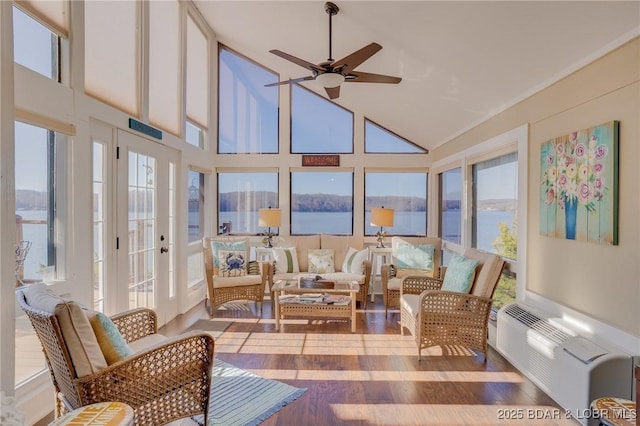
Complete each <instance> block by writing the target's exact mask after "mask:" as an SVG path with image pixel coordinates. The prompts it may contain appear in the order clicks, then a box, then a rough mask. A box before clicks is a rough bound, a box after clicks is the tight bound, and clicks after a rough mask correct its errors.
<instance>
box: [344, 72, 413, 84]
mask: <svg viewBox="0 0 640 426" xmlns="http://www.w3.org/2000/svg"><path fill="white" fill-rule="evenodd" d="M401 81H402V78H400V77H393V76H390V75H383V74H372V73H370V72H360V71H354V72H352V73H351V74H350V75H348V76H347V78H346V79H345V82H349V83H389V84H398V83H400V82H401Z"/></svg>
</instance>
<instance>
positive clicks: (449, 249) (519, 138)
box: [431, 124, 530, 302]
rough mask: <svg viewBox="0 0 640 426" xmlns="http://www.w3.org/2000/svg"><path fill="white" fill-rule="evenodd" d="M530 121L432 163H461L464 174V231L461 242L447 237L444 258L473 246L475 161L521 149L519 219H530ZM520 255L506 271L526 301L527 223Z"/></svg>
mask: <svg viewBox="0 0 640 426" xmlns="http://www.w3.org/2000/svg"><path fill="white" fill-rule="evenodd" d="M528 127H529V126H528V124H524V125H522V126H520V127H517V128H515V129H512V130H509V131H507V132H505V133H502V134H500V135H498V136H495V137H493V138H491V139H488V140H485V141H482V142H479V143H477V144H475V145H472V146H471V147H469V148H466V149H463V150H461V151H459V152H457V153H456V154H453V155H451V156H449V157H446V158H443V159H441V160H439V161H436V162H434V163H433V164H432V173H437V174H439V173H441V172H443V171H447V170H450V169H452V168H456V167H460V168H461V174H462V210H463V215H462V221H463V223H462V229H461V232H462V235H461V244H460V245H457V244H453V243H451V242H448V241H445V240H443V242H442V245H443V259H444V257H445V256H450V254H451V253H458V254H462V253H463V252H464V250H465V249H466V248H470V247H471V206H472V193H471V191H472V188H471V186H472V184H473V182H472V178H473V177H472V173H471V167H472V165H473V164H475V163H477V162H481V161H485V160H488V159H491V158H495V157H500V156H501V155H504V154H506V153H509V152H513V151H517V153H518V159H517V161H518V166H517V167H518V173H517V174H518V176H517V179H518V182H517V187H518V200H517V211H518V222H519V223H523V224H526V223H527V203H528V201H527V192H528V191H527V177H528V176H527V157H528ZM433 181H434V180H432V187H431V188H432V193H435V194H436V196H437V199H440V191H439V188H438V185H437V183H436V182H433ZM437 204H438V203H433V206H432V212H434V213H435V214H433V215H432V217H434V218H435V219H436V220H435V221H437V222H438V223H433V222H435V221H433V222H432V224H431V225H432V231H433V230H436V231H437V229H438V227H439V226H440V224H439V220H440V219H439V217H438V215H437V209H438V206H437ZM517 241H518V259H515V260H513V259H504V260H505V274H507V275H510V276H515V277H517V284H516V302H522V301H523V300H525V299H526V298H528V297H530V296H529V294H528V292H527V290H526V273H525V271H526V259H527V255H526V251H527V245H526V241H527V227H526V226H521V227H520V228H518V236H517Z"/></svg>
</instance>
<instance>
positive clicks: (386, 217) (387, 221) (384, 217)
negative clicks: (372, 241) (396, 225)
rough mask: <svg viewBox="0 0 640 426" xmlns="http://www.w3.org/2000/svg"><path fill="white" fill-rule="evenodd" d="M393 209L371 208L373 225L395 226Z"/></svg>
mask: <svg viewBox="0 0 640 426" xmlns="http://www.w3.org/2000/svg"><path fill="white" fill-rule="evenodd" d="M394 212H395V211H394V210H393V209H385V208H381V209H371V226H393V214H394Z"/></svg>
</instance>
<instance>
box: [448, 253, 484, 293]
mask: <svg viewBox="0 0 640 426" xmlns="http://www.w3.org/2000/svg"><path fill="white" fill-rule="evenodd" d="M477 266H478V261H477V260H476V259H467V258H466V257H464V256H460V255H459V254H454V255H453V257H452V258H451V260H450V261H449V264H448V265H447V272H446V273H445V274H444V281H443V283H442V290H446V291H457V292H458V293H469V290H471V284H472V283H473V278H474V277H475V275H476V267H477Z"/></svg>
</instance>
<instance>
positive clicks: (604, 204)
mask: <svg viewBox="0 0 640 426" xmlns="http://www.w3.org/2000/svg"><path fill="white" fill-rule="evenodd" d="M618 128H619V122H618V121H611V122H608V123H604V124H601V125H599V126H595V127H592V128H589V129H585V130H580V131H577V132H573V133H570V134H568V135H564V136H560V137H557V138H555V139H552V140H550V141H547V142H545V143H543V144H542V147H541V149H540V176H541V186H540V233H541V234H542V235H546V236H549V237H555V238H564V239H567V240H577V241H585V242H590V243H598V244H608V245H617V244H618Z"/></svg>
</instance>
